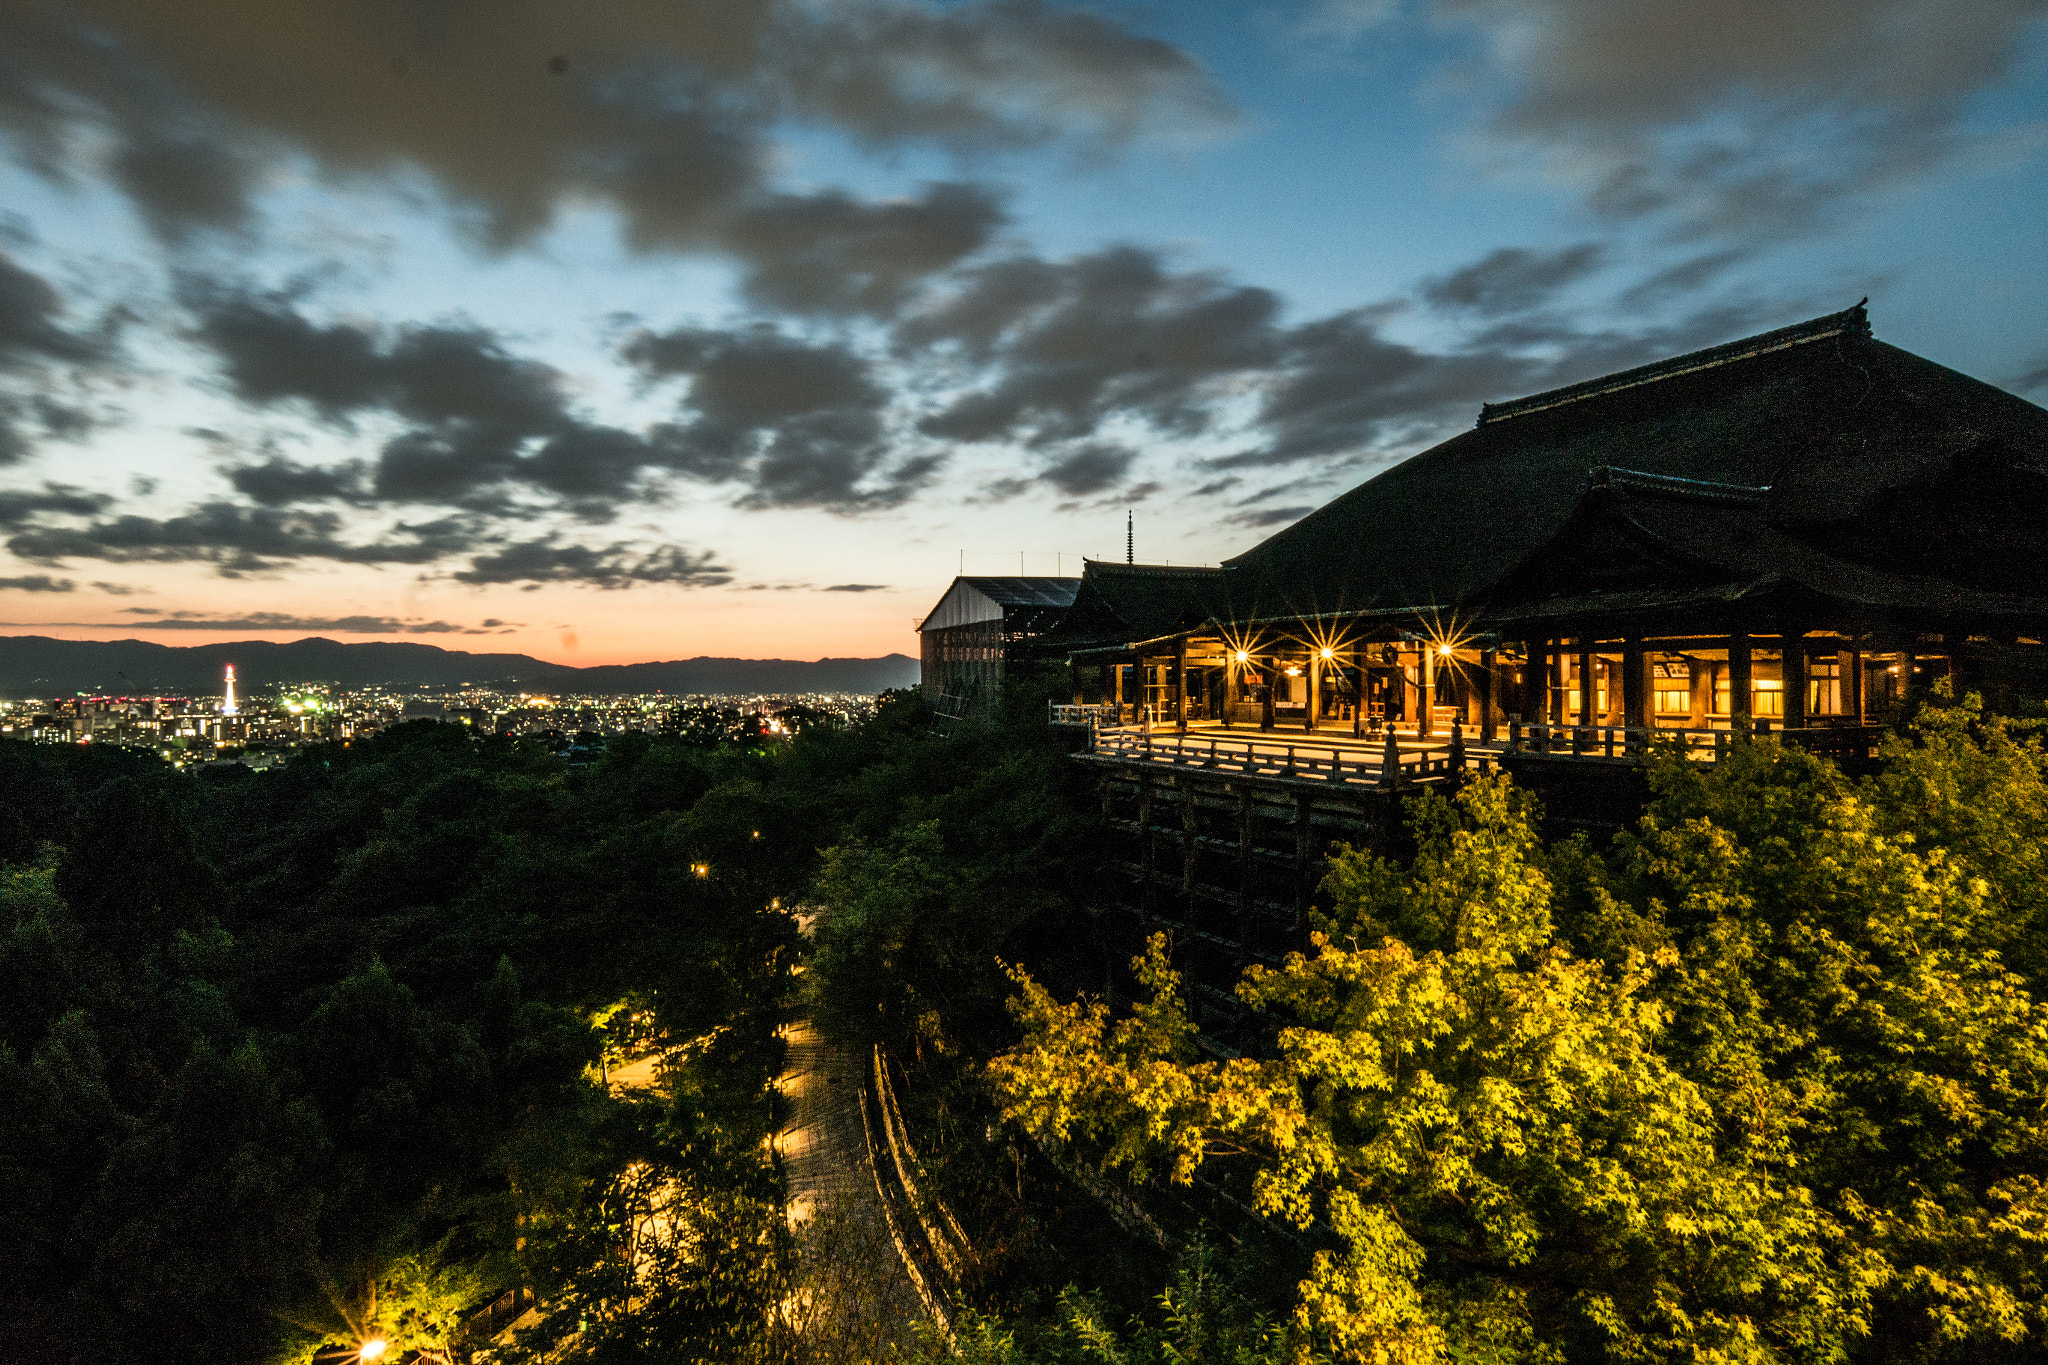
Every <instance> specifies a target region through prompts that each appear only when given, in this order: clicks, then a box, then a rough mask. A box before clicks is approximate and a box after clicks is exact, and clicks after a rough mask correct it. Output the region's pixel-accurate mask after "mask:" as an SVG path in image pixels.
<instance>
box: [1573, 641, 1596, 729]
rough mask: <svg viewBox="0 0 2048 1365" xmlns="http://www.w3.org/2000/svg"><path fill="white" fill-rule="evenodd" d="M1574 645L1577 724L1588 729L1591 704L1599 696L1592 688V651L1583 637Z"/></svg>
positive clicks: (1591, 712)
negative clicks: (1575, 655)
mask: <svg viewBox="0 0 2048 1365" xmlns="http://www.w3.org/2000/svg"><path fill="white" fill-rule="evenodd" d="M1574 643H1576V644H1577V645H1578V647H1579V724H1581V725H1584V726H1588V727H1590V726H1591V725H1592V724H1593V704H1594V702H1595V701H1596V700H1597V699H1598V696H1599V694H1598V692H1596V691H1595V690H1594V687H1593V651H1592V650H1590V649H1588V648H1587V647H1586V638H1585V637H1584V636H1583V635H1582V636H1580V637H1579V638H1578V639H1577V640H1576V641H1575V642H1574Z"/></svg>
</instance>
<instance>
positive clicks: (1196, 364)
mask: <svg viewBox="0 0 2048 1365" xmlns="http://www.w3.org/2000/svg"><path fill="white" fill-rule="evenodd" d="M1279 307H1280V301H1279V298H1278V296H1276V295H1275V294H1273V293H1272V292H1270V291H1269V290H1265V289H1257V288H1252V287H1250V286H1247V285H1236V284H1232V283H1230V282H1228V281H1227V280H1224V279H1223V278H1221V277H1220V276H1217V275H1214V274H1210V273H1206V272H1183V273H1175V272H1173V271H1170V270H1168V269H1167V268H1166V267H1165V265H1164V263H1163V262H1162V261H1161V260H1160V258H1159V256H1158V254H1157V253H1154V252H1151V251H1146V250H1142V249H1140V248H1137V247H1129V246H1125V247H1115V248H1112V249H1110V250H1107V251H1104V252H1100V253H1097V254H1094V255H1089V256H1082V257H1077V258H1075V259H1074V260H1072V261H1068V262H1064V263H1060V264H1053V263H1049V262H1044V261H1039V260H1035V259H1029V258H1024V259H1013V260H1007V261H1001V262H997V263H995V264H992V265H989V266H985V267H977V268H974V269H971V270H969V271H967V272H965V274H964V277H963V284H962V286H961V287H960V288H959V289H958V290H956V291H955V292H954V293H952V294H951V295H949V296H947V297H945V298H943V299H941V300H939V301H937V302H936V303H934V304H933V306H932V307H930V308H929V309H928V310H926V311H924V312H923V313H921V314H919V315H918V316H915V317H912V318H910V319H907V320H906V321H905V322H904V323H903V324H902V325H901V326H900V327H899V328H898V330H897V341H898V345H899V347H901V348H904V349H906V350H918V349H924V348H930V347H942V348H949V349H951V350H953V351H955V352H957V353H958V355H959V356H960V357H961V358H962V359H963V360H964V361H966V362H968V363H971V364H977V365H981V366H984V367H989V368H992V369H993V370H994V376H993V377H994V381H995V382H994V383H992V384H990V385H988V386H986V387H983V388H980V389H977V390H975V391H973V392H970V393H968V394H967V395H966V396H964V397H961V398H959V399H957V400H955V401H954V402H952V403H950V404H949V405H948V406H947V407H946V408H944V409H943V410H941V411H940V412H937V413H935V414H933V415H931V416H930V417H927V418H926V419H925V420H924V421H923V422H922V423H921V424H920V429H921V430H922V431H924V432H925V434H927V435H930V436H935V437H940V438H943V439H947V440H955V441H997V440H1022V441H1024V442H1025V443H1027V444H1032V445H1045V444H1050V443H1053V442H1058V441H1066V440H1076V439H1085V438H1087V437H1089V436H1091V435H1093V434H1094V433H1095V431H1096V430H1097V428H1098V427H1099V426H1100V425H1101V424H1102V423H1103V422H1104V421H1106V420H1107V419H1108V418H1110V417H1111V416H1113V415H1114V416H1118V417H1125V418H1135V419H1138V420H1140V421H1143V422H1145V423H1147V424H1148V425H1150V426H1151V427H1153V428H1154V429H1155V430H1157V431H1159V432H1161V433H1164V434H1169V435H1174V436H1193V435H1198V434H1200V433H1202V432H1203V431H1205V430H1207V429H1208V427H1209V425H1210V422H1211V419H1212V416H1213V403H1212V400H1213V399H1214V398H1215V397H1216V396H1217V390H1218V388H1219V386H1220V385H1221V383H1222V382H1223V381H1224V380H1225V379H1227V378H1228V377H1229V376H1232V375H1236V374H1240V373H1242V372H1244V371H1247V370H1256V369H1259V368H1261V367H1263V366H1265V365H1267V364H1269V363H1270V362H1271V360H1272V358H1273V353H1274V342H1275V340H1276V333H1275V330H1274V327H1273V320H1274V318H1275V316H1276V315H1277V313H1278V312H1279Z"/></svg>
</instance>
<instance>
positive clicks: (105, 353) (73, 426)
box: [0, 252, 114, 465]
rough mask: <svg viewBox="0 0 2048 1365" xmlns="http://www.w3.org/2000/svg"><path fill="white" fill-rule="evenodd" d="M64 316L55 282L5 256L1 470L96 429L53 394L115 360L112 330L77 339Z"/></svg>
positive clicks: (1, 272) (0, 265) (0, 286)
mask: <svg viewBox="0 0 2048 1365" xmlns="http://www.w3.org/2000/svg"><path fill="white" fill-rule="evenodd" d="M65 312H66V309H65V304H64V299H63V296H62V295H60V294H59V293H58V292H57V290H56V288H55V287H54V286H52V285H51V284H50V282H49V281H47V280H45V279H44V278H43V277H42V276H40V275H37V274H34V273H32V272H30V271H28V270H25V269H23V268H22V267H21V266H19V265H16V264H15V263H14V261H13V260H12V258H10V257H9V256H8V255H7V254H6V253H5V252H0V465H9V464H16V463H19V462H20V461H21V460H23V459H26V458H27V457H28V455H29V452H30V451H31V450H33V449H34V448H35V445H36V443H37V442H38V441H39V440H41V439H43V438H46V437H48V438H55V439H58V440H71V441H75V440H77V439H79V438H80V437H82V436H84V435H86V434H87V433H88V432H89V431H90V430H91V429H92V426H93V419H92V417H91V415H90V414H89V413H87V412H86V411H85V410H84V409H83V408H80V407H77V406H75V405H74V404H71V403H67V402H65V401H63V400H61V399H60V398H59V397H58V396H57V394H56V392H55V390H56V389H57V387H58V385H59V383H60V382H63V383H65V384H68V385H73V386H75V385H76V384H77V383H78V381H79V377H80V374H81V372H84V371H90V370H93V369H96V368H99V367H103V366H105V365H106V364H108V363H109V362H110V361H111V360H112V358H113V341H112V335H113V325H114V324H113V323H112V322H104V323H102V324H100V326H99V328H98V330H97V332H96V333H80V332H75V331H72V330H69V329H67V328H65V327H64V326H62V325H60V323H59V319H60V318H62V317H63V316H64V314H65Z"/></svg>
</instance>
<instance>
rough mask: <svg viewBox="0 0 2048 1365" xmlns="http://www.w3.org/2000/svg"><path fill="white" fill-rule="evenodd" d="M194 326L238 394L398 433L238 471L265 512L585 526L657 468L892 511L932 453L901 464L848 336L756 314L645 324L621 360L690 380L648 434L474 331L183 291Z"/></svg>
mask: <svg viewBox="0 0 2048 1365" xmlns="http://www.w3.org/2000/svg"><path fill="white" fill-rule="evenodd" d="M187 293H188V297H189V301H190V305H191V307H192V308H193V310H194V313H195V315H196V317H197V318H198V325H197V327H196V329H195V334H196V335H197V336H198V337H199V338H200V339H202V340H203V341H204V342H206V343H207V345H208V346H210V347H211V348H212V350H213V351H214V352H215V354H217V355H218V356H219V357H220V361H221V368H222V373H223V375H224V377H225V379H226V381H227V383H228V385H229V387H230V388H231V389H232V390H233V391H234V393H235V394H236V395H237V396H239V397H242V398H244V399H246V400H248V401H250V402H253V403H259V404H273V405H275V404H289V405H297V406H300V407H302V408H303V409H305V410H306V411H307V412H308V413H309V414H310V415H313V416H315V417H317V418H319V419H320V420H322V421H325V422H327V423H330V424H332V425H335V426H337V427H341V428H343V429H353V428H354V426H355V424H356V423H357V422H358V420H359V419H361V418H362V417H364V416H366V415H369V414H373V413H374V414H378V415H381V416H382V417H385V418H388V419H391V420H395V421H396V422H398V423H399V424H401V425H402V427H403V430H401V431H400V432H399V433H398V434H396V435H394V436H392V437H390V438H388V439H387V440H386V441H385V442H384V443H383V446H382V448H381V449H380V450H379V452H378V454H377V457H376V459H375V460H374V461H373V462H371V463H369V464H356V463H349V464H344V465H339V466H333V467H323V466H310V465H303V464H299V463H296V462H294V461H292V460H289V459H287V458H285V457H283V456H278V455H273V456H271V457H270V458H269V459H267V460H265V461H263V462H261V463H257V464H246V465H241V466H238V467H235V468H233V469H231V470H230V471H229V473H228V477H229V480H230V482H232V483H233V484H234V486H235V487H236V488H237V489H238V490H239V491H240V492H242V493H243V494H244V495H246V496H247V497H249V498H251V499H252V500H254V501H255V502H257V503H259V504H261V505H263V506H268V507H283V506H290V505H294V504H298V503H316V502H331V501H343V502H351V503H357V504H369V503H376V502H395V503H439V504H443V505H447V506H454V507H461V508H466V509H469V510H472V511H478V512H488V513H496V514H507V513H513V512H517V511H518V510H519V509H518V507H517V504H516V503H515V501H514V499H515V498H516V497H517V495H518V494H520V493H521V492H522V491H526V492H534V493H539V494H541V495H543V496H544V497H545V498H548V499H550V500H552V501H553V503H554V504H555V505H557V506H559V507H560V508H562V509H564V510H567V511H568V512H570V513H571V514H572V515H574V516H576V517H578V518H579V519H581V520H583V521H586V522H602V521H608V520H610V519H611V518H612V517H613V516H614V515H615V514H616V511H617V508H618V506H619V505H620V504H622V503H627V502H636V501H646V500H649V499H652V498H655V497H657V496H659V492H660V490H659V481H660V479H661V478H663V477H664V476H670V475H680V476H683V477H686V478H691V479H697V480H702V481H705V482H711V483H737V484H739V485H741V491H740V494H739V502H740V505H742V506H746V507H825V508H830V509H832V510H835V511H859V510H863V509H867V508H872V507H889V506H895V505H897V504H899V503H901V502H902V501H904V500H905V499H907V498H908V497H910V496H911V495H912V494H913V493H914V492H916V490H917V489H918V488H920V487H922V486H923V485H924V484H925V483H926V482H928V481H929V479H930V477H931V475H932V473H933V471H934V470H935V469H936V467H937V457H934V456H916V457H910V458H905V459H899V460H895V461H893V462H892V461H891V459H890V454H891V452H890V447H889V444H888V442H887V441H886V440H885V439H884V438H885V430H884V422H883V419H882V416H881V413H882V410H883V409H884V408H885V407H886V406H887V405H888V403H889V401H890V395H889V392H888V391H887V389H885V388H884V387H883V386H882V385H881V384H880V383H878V382H877V381H876V379H875V378H874V376H873V374H872V372H871V366H870V364H869V362H868V361H867V360H866V359H864V358H862V357H861V356H860V355H859V354H857V353H856V352H855V351H854V350H852V349H851V348H850V347H849V346H847V345H846V344H843V343H836V342H835V343H818V342H810V341H805V340H802V339H800V338H797V337H793V336H790V335H788V334H787V333H785V332H783V331H781V330H780V329H778V328H776V327H773V326H768V325H759V326H752V327H741V328H738V329H735V330H731V331H714V330H709V329H703V328H680V329H677V330H675V331H671V332H665V333H658V332H651V331H643V332H640V333H637V334H635V335H634V336H632V337H631V338H629V339H628V340H627V342H626V343H625V345H624V347H623V354H624V356H625V358H626V359H627V360H628V361H629V362H630V363H632V364H633V365H634V366H635V368H636V369H638V370H639V371H640V373H641V374H642V375H643V377H645V378H646V379H647V380H648V381H650V382H660V381H664V380H670V379H677V378H683V379H687V381H688V389H687V392H686V395H685V404H686V406H685V408H684V410H683V411H682V413H681V414H680V415H679V418H680V419H679V420H678V421H675V422H669V423H663V424H659V425H657V426H655V427H653V428H651V429H650V430H648V431H645V432H634V431H627V430H623V429H621V428H618V427H613V426H608V425H605V424H603V423H599V422H594V421H591V420H589V419H588V418H586V417H584V416H583V415H582V414H581V413H579V412H578V411H577V410H576V409H575V408H574V406H573V405H572V404H571V401H570V397H569V391H568V386H567V384H566V383H565V381H564V379H563V377H562V376H561V375H560V373H558V372H557V371H556V370H554V369H553V368H552V367H550V366H547V365H543V364H540V363H538V362H536V361H532V360H528V359H525V358H523V357H520V356H517V355H515V354H513V353H512V352H510V351H509V350H507V349H506V347H505V346H504V345H503V343H502V342H501V341H500V339H499V338H498V337H497V336H496V335H495V334H493V333H491V332H488V331H485V330H483V329H480V328H474V327H463V326H406V327H397V328H390V329H371V328H368V327H364V326H360V325H357V324H355V323H347V322H341V323H334V324H326V325H323V324H320V323H316V322H314V321H312V320H310V319H308V318H307V317H305V316H304V315H303V314H302V313H301V312H300V311H299V309H298V308H297V306H296V305H295V303H294V302H293V301H292V300H291V299H290V298H288V297H285V296H282V295H275V294H272V295H260V296H259V295H252V294H249V293H247V292H243V291H237V290H233V289H226V288H222V287H219V286H216V285H208V284H194V285H192V286H190V287H189V288H188V291H187Z"/></svg>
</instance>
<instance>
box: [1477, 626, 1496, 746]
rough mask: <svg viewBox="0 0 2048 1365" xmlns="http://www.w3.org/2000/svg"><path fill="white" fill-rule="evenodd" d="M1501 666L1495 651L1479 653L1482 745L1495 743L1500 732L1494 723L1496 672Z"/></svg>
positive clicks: (1486, 650)
mask: <svg viewBox="0 0 2048 1365" xmlns="http://www.w3.org/2000/svg"><path fill="white" fill-rule="evenodd" d="M1499 666H1500V656H1499V655H1498V654H1496V653H1495V652H1494V651H1493V650H1491V649H1482V650H1480V651H1479V677H1478V679H1477V682H1478V683H1479V742H1480V743H1481V744H1491V743H1493V740H1494V736H1495V735H1496V734H1497V733H1498V732H1499V731H1498V727H1497V726H1496V725H1495V724H1494V721H1493V713H1494V704H1493V694H1494V670H1495V669H1496V668H1498V667H1499Z"/></svg>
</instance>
